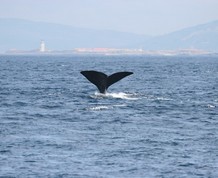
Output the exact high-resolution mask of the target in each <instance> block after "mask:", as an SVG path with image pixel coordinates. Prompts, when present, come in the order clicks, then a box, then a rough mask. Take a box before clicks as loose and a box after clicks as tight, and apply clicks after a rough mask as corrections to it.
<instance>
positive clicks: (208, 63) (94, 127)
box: [0, 55, 218, 178]
mask: <svg viewBox="0 0 218 178" xmlns="http://www.w3.org/2000/svg"><path fill="white" fill-rule="evenodd" d="M82 70H97V71H101V72H104V73H106V74H108V75H110V74H112V73H115V72H119V71H130V72H134V74H133V75H130V76H128V77H126V78H124V79H122V80H121V81H119V82H117V83H115V84H114V85H112V86H111V87H110V88H109V89H108V93H107V94H105V95H102V94H99V93H98V91H97V88H96V87H95V85H93V84H91V83H90V82H89V81H88V80H87V79H86V78H85V77H84V76H83V75H81V74H80V71H82ZM0 177H1V178H3V177H8V178H9V177H10V178H13V177H18V178H26V177H28V178H29V177H30V178H31V177H37V178H38V177H42V178H44V177H51V178H53V177H54V178H65V177H66V178H153V177H154V178H175V177H176V178H177V177H179V178H180V177H181V178H192V177H193V178H217V177H218V56H180V57H175V56H174V57H173V56H168V57H167V56H156V57H155V56H70V55H68V56H61V55H59V56H46V55H45V56H21V55H19V56H12V55H11V56H7V55H1V56H0Z"/></svg>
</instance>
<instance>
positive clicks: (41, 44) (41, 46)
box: [39, 40, 45, 52]
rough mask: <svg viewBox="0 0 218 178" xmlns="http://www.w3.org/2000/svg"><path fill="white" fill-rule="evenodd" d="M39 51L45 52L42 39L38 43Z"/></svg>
mask: <svg viewBox="0 0 218 178" xmlns="http://www.w3.org/2000/svg"><path fill="white" fill-rule="evenodd" d="M39 51H40V52H45V42H44V41H43V40H42V41H41V43H40V49H39Z"/></svg>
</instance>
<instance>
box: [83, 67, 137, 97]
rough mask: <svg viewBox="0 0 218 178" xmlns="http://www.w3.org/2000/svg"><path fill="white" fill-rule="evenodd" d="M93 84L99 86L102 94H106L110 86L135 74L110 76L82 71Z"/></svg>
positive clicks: (122, 73) (118, 73)
mask: <svg viewBox="0 0 218 178" xmlns="http://www.w3.org/2000/svg"><path fill="white" fill-rule="evenodd" d="M80 73H81V74H82V75H84V76H85V77H86V78H87V79H88V80H89V81H90V82H91V83H93V84H94V85H96V86H97V88H98V90H99V91H100V93H105V92H106V91H107V89H108V87H109V86H111V85H113V84H114V83H116V82H118V81H119V80H121V79H123V78H124V77H126V76H128V75H131V74H133V72H117V73H114V74H112V75H110V76H107V75H106V74H104V73H102V72H98V71H93V70H90V71H81V72H80Z"/></svg>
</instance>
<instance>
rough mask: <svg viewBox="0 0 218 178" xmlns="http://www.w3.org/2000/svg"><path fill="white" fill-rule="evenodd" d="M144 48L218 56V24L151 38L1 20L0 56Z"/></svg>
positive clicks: (19, 20)
mask: <svg viewBox="0 0 218 178" xmlns="http://www.w3.org/2000/svg"><path fill="white" fill-rule="evenodd" d="M41 40H44V41H45V42H46V45H47V47H48V48H49V49H52V50H70V49H73V48H98V47H101V48H142V49H144V50H178V49H202V50H207V51H212V52H218V45H217V44H218V21H214V22H210V23H206V24H202V25H198V26H194V27H190V28H186V29H182V30H179V31H176V32H173V33H169V34H166V35H162V36H155V37H152V38H151V37H148V36H146V35H138V34H133V33H125V32H117V31H110V30H93V29H85V28H77V27H72V26H67V25H61V24H54V23H45V22H35V21H28V20H21V19H0V52H4V51H7V50H9V49H18V50H33V49H38V48H39V44H40V41H41Z"/></svg>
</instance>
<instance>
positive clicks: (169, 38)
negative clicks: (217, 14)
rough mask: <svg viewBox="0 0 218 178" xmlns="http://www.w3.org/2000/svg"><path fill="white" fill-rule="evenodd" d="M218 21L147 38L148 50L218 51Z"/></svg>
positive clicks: (145, 46) (143, 44) (145, 43)
mask: <svg viewBox="0 0 218 178" xmlns="http://www.w3.org/2000/svg"><path fill="white" fill-rule="evenodd" d="M217 44H218V21H214V22H210V23H206V24H202V25H198V26H194V27H190V28H185V29H182V30H179V31H176V32H173V33H169V34H166V35H162V36H157V37H154V38H152V39H150V40H145V41H144V43H142V44H141V46H142V47H143V48H144V49H147V50H176V49H190V48H191V49H203V50H208V51H216V52H218V45H217Z"/></svg>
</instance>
